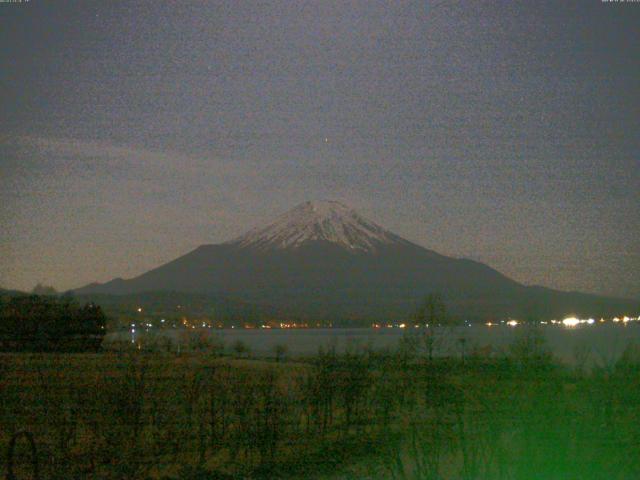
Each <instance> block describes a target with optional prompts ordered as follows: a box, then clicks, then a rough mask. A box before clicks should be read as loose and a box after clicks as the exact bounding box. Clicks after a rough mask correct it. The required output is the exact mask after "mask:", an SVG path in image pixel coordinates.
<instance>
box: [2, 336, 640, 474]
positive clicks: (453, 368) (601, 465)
mask: <svg viewBox="0 0 640 480" xmlns="http://www.w3.org/2000/svg"><path fill="white" fill-rule="evenodd" d="M215 352H216V354H215V355H214V351H208V350H207V349H202V350H201V351H199V352H184V351H183V352H181V353H180V354H179V355H178V354H175V353H159V352H154V353H145V352H138V351H130V352H129V351H124V352H103V353H97V354H3V355H0V449H1V451H0V453H1V454H2V458H3V471H2V475H3V476H4V475H6V474H7V471H8V470H9V469H11V470H13V472H14V473H15V474H16V476H17V478H34V477H33V473H32V472H33V469H34V467H36V464H37V469H38V476H39V478H42V479H50V478H51V479H52V478H65V479H69V478H114V479H115V478H121V479H133V478H164V479H170V478H171V479H177V478H181V479H201V478H202V479H204V478H292V479H293V478H299V479H302V478H323V479H338V478H345V479H346V478H391V479H413V478H416V479H581V480H582V479H635V478H640V454H639V453H640V452H639V451H640V362H639V361H638V356H637V355H636V354H635V351H633V350H630V351H629V352H628V354H627V355H625V356H624V357H623V358H622V360H620V361H619V362H618V363H617V364H616V365H612V366H610V367H608V368H606V369H595V370H591V371H584V370H582V369H575V368H574V369H569V368H567V367H562V366H560V365H557V364H555V363H554V362H553V360H552V359H551V358H549V357H548V356H547V355H545V354H544V351H543V349H541V348H540V345H538V344H536V343H535V342H533V343H532V342H531V341H528V340H523V341H522V342H520V344H518V345H514V346H513V348H512V349H510V351H509V352H506V353H505V354H501V355H498V356H491V357H489V356H481V355H474V354H470V355H468V356H467V357H466V358H463V359H462V358H457V359H451V358H450V359H432V360H429V359H428V357H426V356H425V355H422V354H421V352H420V349H418V348H415V346H407V345H401V346H400V347H399V348H398V350H397V351H393V352H388V351H387V352H374V351H370V350H367V349H358V350H356V349H354V350H353V351H351V352H348V353H345V354H340V355H337V354H335V353H334V352H331V351H329V352H321V353H319V354H318V355H317V356H315V357H313V358H300V359H289V360H287V361H280V362H276V361H269V360H251V359H246V358H243V359H239V358H231V357H220V355H219V353H220V349H219V348H216V349H215ZM22 431H26V432H29V434H30V435H31V436H32V438H33V439H34V443H35V447H36V456H37V461H35V460H34V459H33V458H32V455H31V452H30V449H29V448H28V442H27V438H26V436H24V435H23V436H20V437H19V440H18V441H17V442H16V444H15V449H14V451H13V454H12V455H11V456H10V458H9V457H8V456H7V452H8V449H9V445H10V442H11V439H12V437H14V436H15V434H16V433H18V432H22Z"/></svg>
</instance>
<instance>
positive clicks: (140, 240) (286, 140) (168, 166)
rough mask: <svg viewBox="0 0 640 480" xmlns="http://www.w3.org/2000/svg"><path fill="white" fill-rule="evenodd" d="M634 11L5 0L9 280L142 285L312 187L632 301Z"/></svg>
mask: <svg viewBox="0 0 640 480" xmlns="http://www.w3.org/2000/svg"><path fill="white" fill-rule="evenodd" d="M638 24H640V4H633V3H624V4H622V3H620V4H614V3H602V2H600V1H594V2H581V1H575V2H572V1H568V2H555V1H554V2H551V1H542V2H518V3H508V2H484V1H480V2H458V1H451V2H449V1H446V2H437V3H434V2H429V1H427V2H334V1H327V2H304V1H303V2H261V3H260V4H259V5H257V4H254V2H249V3H242V2H213V1H212V2H160V1H158V2H97V1H83V2H36V1H32V2H23V3H20V4H13V3H0V39H1V40H2V44H3V45H5V46H6V48H4V50H3V55H2V56H0V82H1V84H2V89H0V100H1V102H2V109H1V112H0V116H1V117H0V119H1V121H2V130H1V131H0V227H1V228H0V285H2V286H3V287H5V288H20V289H23V290H31V289H32V288H33V287H34V285H36V284H38V283H42V284H45V285H52V286H53V287H55V288H56V289H57V290H59V291H63V290H66V289H68V288H75V287H78V286H81V285H85V284H88V283H90V282H94V281H99V282H105V281H108V280H110V279H113V278H116V277H123V278H132V277H135V276H137V275H140V274H142V273H143V272H146V271H148V270H149V269H151V268H154V267H156V266H158V265H161V264H164V263H166V262H168V261H170V260H172V259H174V258H177V257H179V256H181V255H184V254H185V253H187V252H189V251H192V250H193V249H194V248H196V247H197V246H198V245H202V244H217V243H223V242H227V241H229V240H231V239H234V238H236V237H237V236H239V235H241V234H243V233H244V232H245V231H246V230H247V229H249V228H252V227H256V228H258V227H263V226H265V225H266V223H268V222H267V221H268V220H270V219H273V218H274V217H276V216H277V215H279V214H282V213H283V212H287V211H288V210H289V209H290V208H291V207H292V206H293V205H297V204H300V203H302V202H304V201H306V200H320V199H327V198H330V199H336V200H339V201H340V202H342V203H344V204H346V205H349V206H350V207H353V208H354V209H355V210H356V211H357V212H360V213H361V214H362V215H363V216H364V217H366V218H370V219H372V220H373V221H374V222H376V223H377V224H380V225H384V226H385V227H386V228H388V229H389V230H390V231H392V232H394V233H395V234H397V235H399V236H401V237H403V238H406V239H407V240H408V241H410V242H413V243H416V244H418V245H421V246H424V247H426V248H428V249H430V250H434V251H436V252H439V253H442V254H445V255H449V256H452V257H457V258H459V257H466V258H471V259H474V260H477V261H481V262H483V263H486V264H488V265H490V266H491V267H493V268H495V269H497V270H498V271H499V272H501V273H503V274H505V275H506V276H508V277H509V278H512V279H514V280H516V281H518V282H520V283H524V284H540V285H545V286H548V287H552V288H559V289H563V290H578V291H585V292H595V293H601V294H607V295H613V296H622V297H631V298H640V239H639V237H638V235H637V232H639V231H640V200H639V199H638V198H639V197H638V193H637V192H638V186H640V164H639V158H638V152H639V151H640V136H638V133H637V132H638V131H640V116H639V114H638V105H639V104H640V83H639V82H638V78H640V61H639V60H640V30H638V28H637V25H638Z"/></svg>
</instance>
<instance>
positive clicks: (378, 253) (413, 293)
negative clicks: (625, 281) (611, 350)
mask: <svg viewBox="0 0 640 480" xmlns="http://www.w3.org/2000/svg"><path fill="white" fill-rule="evenodd" d="M151 292H181V293H184V294H207V295H215V296H216V297H217V298H220V297H228V298H235V299H241V300H242V301H243V302H249V303H251V304H255V305H263V306H265V307H269V308H277V309H278V310H279V311H282V312H287V313H288V314H292V315H298V316H301V317H305V318H314V319H325V320H326V319H334V320H340V319H342V320H349V321H351V322H354V321H356V322H357V321H362V322H365V321H367V322H368V321H371V320H383V319H393V318H404V317H406V316H407V315H410V314H411V312H412V311H413V310H414V309H415V308H416V306H417V304H418V303H419V302H420V300H421V299H422V298H424V296H425V295H427V294H428V293H434V292H438V293H440V294H442V295H443V297H444V299H445V301H446V303H447V307H448V309H449V311H450V312H451V313H452V314H454V315H456V316H459V317H463V318H465V319H468V320H472V321H473V320H484V319H499V318H507V317H516V318H557V317H559V316H562V315H567V314H574V315H589V316H599V315H613V314H616V315H617V314H621V313H624V312H625V311H630V309H632V308H636V307H637V305H636V303H637V302H634V301H632V300H625V299H615V298H608V297H601V296H596V295H589V294H581V293H576V292H561V291H557V290H552V289H548V288H544V287H530V286H525V285H522V284H520V283H518V282H515V281H514V280H511V279H509V278H507V277H506V276H504V275H503V274H501V273H499V272H498V271H496V270H494V269H492V268H491V267H489V266H487V265H484V264H482V263H479V262H476V261H472V260H468V259H456V258H452V257H447V256H444V255H440V254H438V253H436V252H434V251H432V250H428V249H426V248H424V247H421V246H419V245H417V244H414V243H412V242H410V241H408V240H405V239H403V238H402V237H400V236H398V235H396V234H394V233H392V232H390V231H388V230H386V229H384V228H383V227H381V226H379V225H377V224H376V223H374V222H372V221H370V220H367V219H365V218H363V217H362V216H360V215H359V214H358V213H357V212H355V211H354V210H352V209H351V208H349V207H347V206H345V205H343V204H342V203H339V202H335V201H320V202H305V203H302V204H300V205H298V206H297V207H295V208H294V209H292V210H290V211H289V212H287V213H284V214H283V215H281V216H279V217H277V218H276V219H275V221H274V222H273V223H271V224H270V225H268V226H266V227H264V228H259V229H254V230H251V231H249V232H247V233H245V234H244V235H241V236H240V237H238V238H236V239H234V240H231V241H228V242H226V243H221V244H216V245H202V246H200V247H198V248H196V249H195V250H193V251H191V252H189V253H187V254H186V255H184V256H181V257H179V258H177V259H175V260H173V261H171V262H169V263H167V264H165V265H162V266H160V267H158V268H155V269H153V270H150V271H148V272H146V273H144V274H142V275H140V276H138V277H135V278H132V279H129V280H123V279H115V280H112V281H110V282H107V283H104V284H96V283H94V284H90V285H87V286H86V287H83V288H80V289H78V290H75V292H74V293H75V294H77V295H88V296H91V295H97V294H100V295H104V294H108V295H132V294H143V293H151Z"/></svg>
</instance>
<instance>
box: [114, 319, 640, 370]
mask: <svg viewBox="0 0 640 480" xmlns="http://www.w3.org/2000/svg"><path fill="white" fill-rule="evenodd" d="M538 329H539V330H540V332H541V333H542V335H543V337H544V338H545V340H546V346H547V348H548V349H549V350H550V351H551V353H552V354H553V355H554V356H555V357H556V358H557V359H558V360H560V361H562V362H565V363H569V364H576V363H579V362H581V361H582V360H585V361H586V362H587V363H589V364H592V365H593V364H595V365H610V364H611V363H612V362H615V361H616V360H617V359H618V358H620V356H621V355H622V353H623V352H624V351H625V349H626V348H627V347H628V346H629V345H632V344H635V345H640V324H639V323H637V322H630V323H628V324H622V323H621V324H613V323H607V324H602V325H600V324H596V325H580V326H576V327H571V328H569V327H565V326H560V325H542V326H539V327H538ZM529 330H530V327H527V326H522V325H519V326H516V327H511V326H507V325H505V324H498V325H494V326H486V325H471V326H467V327H452V328H444V327H441V328H436V329H435V330H434V331H436V332H437V338H438V339H439V340H438V344H439V349H438V352H437V353H438V354H439V355H461V354H462V351H463V349H464V351H465V352H470V351H472V350H473V349H475V348H483V347H484V348H485V349H487V347H490V349H491V350H492V351H494V352H495V351H497V352H499V351H503V350H504V349H506V348H508V347H509V345H511V344H512V343H513V342H514V341H515V340H517V339H518V338H519V337H522V336H524V335H526V334H527V332H528V331H529ZM185 332H190V333H195V334H202V335H205V336H211V335H213V336H216V337H218V338H219V339H221V340H222V341H223V342H224V344H225V346H226V348H227V349H228V348H229V347H230V346H231V345H232V344H233V343H234V342H236V341H238V340H240V341H242V342H244V343H245V344H246V345H247V346H248V347H249V349H250V350H251V352H252V354H253V355H256V356H269V355H273V352H274V349H275V347H276V346H277V345H286V346H287V349H288V353H289V354H291V355H311V354H314V353H317V351H318V348H320V347H325V348H326V347H330V346H334V347H335V348H336V350H337V351H339V352H342V351H345V349H347V348H350V347H363V346H371V347H373V348H374V349H384V348H394V347H395V346H397V344H398V342H399V340H400V339H401V338H402V337H403V336H404V335H418V334H420V333H421V332H422V333H424V329H413V328H407V329H401V328H377V329H374V328H318V329H313V328H307V329H241V328H236V329H196V330H193V331H188V330H182V329H175V330H174V329H164V330H155V331H152V332H151V333H147V332H145V331H140V330H139V329H138V331H136V332H135V333H133V334H132V333H131V332H128V331H119V332H112V333H109V334H108V335H107V337H106V339H105V342H107V343H108V342H110V341H114V340H119V341H122V340H128V341H131V340H133V341H134V342H142V343H144V342H145V341H150V340H151V339H153V338H158V336H168V337H169V338H172V339H173V340H174V341H178V339H184V336H185ZM461 339H464V341H461Z"/></svg>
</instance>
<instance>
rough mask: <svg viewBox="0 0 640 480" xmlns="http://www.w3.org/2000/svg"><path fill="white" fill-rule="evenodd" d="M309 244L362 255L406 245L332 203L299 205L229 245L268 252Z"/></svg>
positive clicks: (352, 211)
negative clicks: (382, 247) (334, 246)
mask: <svg viewBox="0 0 640 480" xmlns="http://www.w3.org/2000/svg"><path fill="white" fill-rule="evenodd" d="M310 241H326V242H330V243H333V244H337V245H339V246H341V247H343V248H345V249H348V250H361V251H365V252H373V251H375V250H376V249H377V247H378V246H380V245H384V244H391V243H407V241H406V240H403V239H402V238H400V237H398V236H397V235H394V234H393V233H391V232H389V231H388V230H385V229H384V228H382V227H380V226H379V225H376V224H375V223H373V222H371V221H369V220H366V219H365V218H363V217H361V216H360V215H358V214H357V213H356V212H355V211H354V210H352V209H350V208H349V207H347V206H346V205H343V204H342V203H340V202H336V201H332V200H325V201H318V202H305V203H302V204H300V205H298V206H297V207H295V208H294V209H293V210H290V211H288V212H286V213H284V214H283V215H281V216H279V217H278V218H277V219H276V220H275V222H273V223H272V224H271V225H268V226H267V227H265V228H258V229H254V230H251V231H249V232H247V233H245V234H244V235H242V236H240V237H238V238H236V239H235V240H232V241H231V242H229V243H231V244H235V245H238V246H241V247H252V248H257V249H260V250H269V249H285V248H296V247H299V246H301V245H303V244H304V243H307V242H310Z"/></svg>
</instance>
